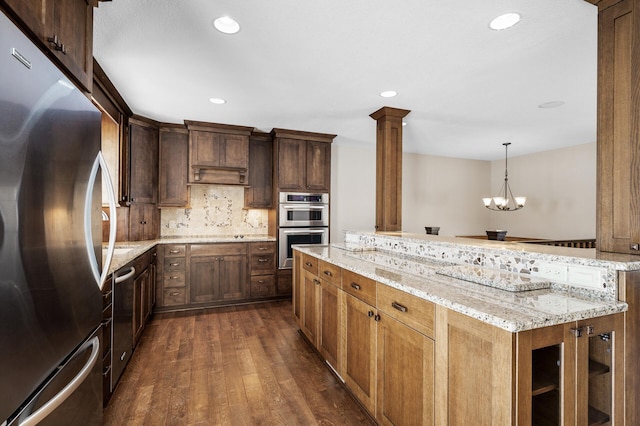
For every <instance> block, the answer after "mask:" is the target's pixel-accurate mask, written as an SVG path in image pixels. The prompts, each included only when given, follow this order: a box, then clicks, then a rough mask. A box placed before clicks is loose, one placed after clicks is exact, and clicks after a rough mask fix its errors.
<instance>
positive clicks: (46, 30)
mask: <svg viewBox="0 0 640 426" xmlns="http://www.w3.org/2000/svg"><path fill="white" fill-rule="evenodd" d="M4 2H5V3H6V4H7V5H8V6H9V7H10V8H11V10H12V11H13V13H14V14H15V16H17V17H18V18H19V19H20V20H21V21H22V22H23V23H24V25H25V26H26V27H27V28H28V29H29V31H30V32H31V36H32V38H33V39H34V40H35V41H37V42H38V43H40V44H41V45H42V46H45V47H46V48H47V49H48V51H49V56H51V57H52V58H53V59H54V60H55V61H57V62H58V63H59V64H60V65H62V67H63V68H64V69H66V70H67V71H68V73H69V74H70V76H71V77H72V78H73V79H74V80H75V82H76V83H77V84H79V85H80V86H81V87H82V88H83V89H84V90H86V91H87V92H91V90H92V81H93V8H94V7H95V6H97V4H98V2H97V0H4Z"/></svg>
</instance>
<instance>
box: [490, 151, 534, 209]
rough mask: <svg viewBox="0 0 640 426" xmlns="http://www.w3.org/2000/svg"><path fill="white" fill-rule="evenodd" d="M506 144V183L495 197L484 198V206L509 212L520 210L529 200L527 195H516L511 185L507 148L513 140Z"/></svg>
mask: <svg viewBox="0 0 640 426" xmlns="http://www.w3.org/2000/svg"><path fill="white" fill-rule="evenodd" d="M502 145H504V183H503V184H502V188H500V192H499V193H498V195H497V196H495V197H490V198H483V199H482V202H483V203H484V206H485V207H486V208H488V209H489V210H495V211H502V212H509V211H515V210H520V209H521V208H523V207H524V203H526V202H527V197H514V196H513V193H512V192H511V187H510V186H509V172H508V169H507V158H508V155H507V150H508V149H509V145H511V142H505V143H503V144H502Z"/></svg>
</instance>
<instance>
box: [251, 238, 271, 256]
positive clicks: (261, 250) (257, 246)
mask: <svg viewBox="0 0 640 426" xmlns="http://www.w3.org/2000/svg"><path fill="white" fill-rule="evenodd" d="M249 251H250V252H251V254H266V253H274V254H275V252H276V243H275V242H273V241H266V242H259V243H250V244H249Z"/></svg>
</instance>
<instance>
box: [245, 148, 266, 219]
mask: <svg viewBox="0 0 640 426" xmlns="http://www.w3.org/2000/svg"><path fill="white" fill-rule="evenodd" d="M244 206H245V207H246V208H254V209H268V208H271V207H272V206H273V143H272V142H271V139H270V138H255V137H252V138H251V139H250V140H249V187H248V188H245V190H244Z"/></svg>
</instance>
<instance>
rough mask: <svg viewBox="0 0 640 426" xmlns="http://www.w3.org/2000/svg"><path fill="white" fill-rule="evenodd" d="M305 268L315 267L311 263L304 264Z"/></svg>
mask: <svg viewBox="0 0 640 426" xmlns="http://www.w3.org/2000/svg"><path fill="white" fill-rule="evenodd" d="M304 266H308V267H312V266H313V263H311V262H304Z"/></svg>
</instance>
